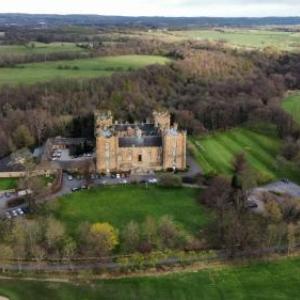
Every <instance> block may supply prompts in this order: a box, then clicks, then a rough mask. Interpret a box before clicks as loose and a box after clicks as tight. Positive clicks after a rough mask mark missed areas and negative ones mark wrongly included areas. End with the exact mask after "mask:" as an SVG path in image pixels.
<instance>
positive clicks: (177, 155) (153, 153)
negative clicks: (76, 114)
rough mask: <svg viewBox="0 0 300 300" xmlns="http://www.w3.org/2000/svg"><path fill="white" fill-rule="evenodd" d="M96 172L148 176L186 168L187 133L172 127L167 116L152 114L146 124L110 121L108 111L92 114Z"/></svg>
mask: <svg viewBox="0 0 300 300" xmlns="http://www.w3.org/2000/svg"><path fill="white" fill-rule="evenodd" d="M95 136H96V159H97V172H98V173H110V172H131V173H148V172H149V171H160V170H171V169H172V170H184V169H185V168H186V131H181V130H179V129H178V126H177V124H174V125H173V126H171V117H170V114H169V113H168V112H166V111H164V112H156V111H155V112H153V121H152V122H146V123H134V124H128V123H122V124H121V123H118V122H117V121H116V122H113V116H112V114H111V112H110V111H105V112H104V111H97V112H95Z"/></svg>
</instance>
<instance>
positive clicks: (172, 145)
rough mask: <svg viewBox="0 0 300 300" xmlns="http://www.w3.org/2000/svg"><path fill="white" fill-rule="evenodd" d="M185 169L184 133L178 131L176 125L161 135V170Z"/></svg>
mask: <svg viewBox="0 0 300 300" xmlns="http://www.w3.org/2000/svg"><path fill="white" fill-rule="evenodd" d="M185 168H186V131H178V129H177V124H175V125H174V127H172V128H170V129H167V130H165V131H164V133H163V169H164V170H168V169H173V170H174V171H175V170H184V169H185Z"/></svg>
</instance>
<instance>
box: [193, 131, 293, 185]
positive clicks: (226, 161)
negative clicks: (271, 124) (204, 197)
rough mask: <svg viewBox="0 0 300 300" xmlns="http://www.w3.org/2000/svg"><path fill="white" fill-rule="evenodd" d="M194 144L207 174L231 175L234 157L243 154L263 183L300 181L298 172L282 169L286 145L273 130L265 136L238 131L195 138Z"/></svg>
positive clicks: (194, 150)
mask: <svg viewBox="0 0 300 300" xmlns="http://www.w3.org/2000/svg"><path fill="white" fill-rule="evenodd" d="M190 142H191V144H192V149H193V152H194V155H195V157H196V159H197V161H198V162H199V164H200V166H201V167H202V169H203V171H204V172H205V173H211V172H213V173H217V174H224V175H230V174H231V173H232V162H233V159H234V155H236V154H238V153H241V152H243V153H245V155H246V158H247V161H248V163H249V165H250V166H251V167H253V168H254V169H255V170H256V171H257V173H258V174H259V180H260V181H261V183H263V182H265V181H271V180H275V179H278V178H281V177H288V178H290V179H293V180H296V181H299V175H298V173H297V171H296V170H294V169H292V168H287V167H283V166H280V165H279V163H278V162H277V161H276V157H277V156H278V155H279V153H280V148H281V145H282V141H281V140H280V139H279V138H278V137H276V135H275V132H274V131H273V130H272V129H271V128H270V130H268V131H266V132H265V133H261V132H256V131H252V130H249V129H246V128H236V129H232V130H228V131H225V132H217V133H215V134H211V135H207V136H204V137H200V138H191V139H190Z"/></svg>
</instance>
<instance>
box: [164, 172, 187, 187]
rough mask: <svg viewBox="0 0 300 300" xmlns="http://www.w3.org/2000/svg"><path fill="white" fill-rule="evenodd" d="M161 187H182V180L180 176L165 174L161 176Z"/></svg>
mask: <svg viewBox="0 0 300 300" xmlns="http://www.w3.org/2000/svg"><path fill="white" fill-rule="evenodd" d="M159 185H160V186H162V187H181V186H182V180H181V177H180V176H176V175H173V174H163V175H161V176H160V179H159Z"/></svg>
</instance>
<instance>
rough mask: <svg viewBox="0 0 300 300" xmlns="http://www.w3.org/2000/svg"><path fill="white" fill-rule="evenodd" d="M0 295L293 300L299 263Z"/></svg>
mask: <svg viewBox="0 0 300 300" xmlns="http://www.w3.org/2000/svg"><path fill="white" fill-rule="evenodd" d="M1 294H2V295H5V296H7V297H9V299H10V300H27V299H43V300H92V299H101V300H105V299H107V300H108V299H109V300H121V299H122V300H124V299H130V300H134V299H138V300H148V299H155V300H166V299H173V300H177V299H178V300H199V299H201V300H239V299H240V300H254V299H255V300H269V299H272V300H292V299H299V294H300V259H299V258H294V259H285V260H281V261H277V262H269V263H256V264H252V265H249V266H244V267H224V268H221V269H211V270H204V271H198V272H192V273H177V274H172V275H167V276H161V277H140V278H125V279H115V280H103V281H97V282H94V283H93V284H92V285H90V286H88V285H78V284H76V285H75V284H71V283H54V282H48V283H47V282H38V281H20V280H3V279H2V280H0V295H1Z"/></svg>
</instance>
